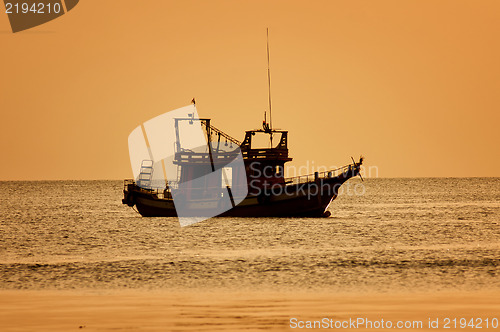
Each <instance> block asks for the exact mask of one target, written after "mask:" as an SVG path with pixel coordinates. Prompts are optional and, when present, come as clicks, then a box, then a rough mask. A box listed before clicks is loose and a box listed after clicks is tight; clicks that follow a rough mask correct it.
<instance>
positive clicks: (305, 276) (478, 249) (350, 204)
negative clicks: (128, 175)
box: [0, 178, 500, 292]
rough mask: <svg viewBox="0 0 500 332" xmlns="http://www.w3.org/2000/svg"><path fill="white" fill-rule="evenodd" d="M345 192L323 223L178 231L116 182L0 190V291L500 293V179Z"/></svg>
mask: <svg viewBox="0 0 500 332" xmlns="http://www.w3.org/2000/svg"><path fill="white" fill-rule="evenodd" d="M348 184H349V185H348V186H346V187H344V192H343V194H342V195H340V196H339V197H338V198H337V200H335V201H334V202H333V203H332V205H331V206H330V211H331V212H332V216H331V217H329V218H318V219H316V218H260V219H259V218H214V219H210V220H207V221H204V222H201V223H199V224H196V225H194V226H189V227H184V228H180V226H179V224H178V222H177V221H176V219H175V218H143V217H141V216H140V215H138V214H137V213H136V212H135V211H134V210H132V209H131V208H129V207H127V206H125V205H122V204H121V198H122V189H123V184H122V182H121V181H47V182H44V181H36V182H0V289H129V288H132V289H172V290H174V289H175V290H182V289H195V290H196V289H200V290H201V289H202V290H210V289H232V290H249V291H252V290H276V291H280V290H283V291H289V290H294V291H298V290H304V291H307V290H320V291H321V290H324V291H342V292H351V291H352V292H358V291H361V292H364V291H372V292H387V291H391V292H394V291H402V292H407V291H423V290H425V291H441V290H445V291H448V290H464V291H469V290H470V291H473V290H493V289H495V290H498V289H500V178H467V179H464V178H460V179H457V178H422V179H420V178H419V179H367V180H365V181H364V182H363V183H361V182H360V180H359V179H351V180H350V181H349V182H348Z"/></svg>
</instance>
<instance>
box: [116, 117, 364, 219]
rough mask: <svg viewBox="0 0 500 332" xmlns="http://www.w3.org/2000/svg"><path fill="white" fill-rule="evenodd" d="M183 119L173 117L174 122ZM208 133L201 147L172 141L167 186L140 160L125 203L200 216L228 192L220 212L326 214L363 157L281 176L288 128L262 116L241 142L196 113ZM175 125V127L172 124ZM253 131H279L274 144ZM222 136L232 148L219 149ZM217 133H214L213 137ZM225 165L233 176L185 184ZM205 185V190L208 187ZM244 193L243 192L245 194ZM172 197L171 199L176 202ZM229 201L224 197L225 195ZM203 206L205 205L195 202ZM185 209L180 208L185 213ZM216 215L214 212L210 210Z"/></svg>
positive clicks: (164, 213)
mask: <svg viewBox="0 0 500 332" xmlns="http://www.w3.org/2000/svg"><path fill="white" fill-rule="evenodd" d="M177 120H178V121H182V120H189V121H192V119H176V123H177ZM199 121H200V124H201V126H202V128H204V130H205V133H206V134H207V138H208V140H207V141H208V142H209V143H208V144H207V146H206V147H205V150H204V151H201V152H200V151H192V150H188V149H182V148H181V144H180V142H176V146H177V150H176V153H175V156H174V160H173V164H175V165H177V167H178V172H177V173H178V178H177V179H176V180H174V181H168V186H167V187H166V188H165V189H163V188H161V189H155V188H154V186H153V185H152V176H151V172H152V169H153V168H152V165H153V162H152V161H149V160H144V161H143V165H142V169H141V174H140V175H139V177H138V179H136V180H125V186H124V191H123V192H124V198H123V200H122V202H123V204H127V205H128V206H131V207H133V206H135V207H136V208H137V211H138V212H139V213H140V214H141V215H142V216H144V217H175V216H177V212H176V205H177V208H179V207H180V205H183V204H184V203H185V204H190V206H183V210H184V211H187V212H188V215H191V216H204V215H207V214H210V213H211V212H210V211H211V209H210V206H213V207H214V208H213V210H214V211H215V210H216V208H220V204H221V203H222V204H223V201H222V200H221V197H224V195H226V196H227V195H228V196H229V198H230V202H231V204H232V206H227V208H228V209H227V211H225V212H223V213H221V214H218V215H219V216H234V217H328V216H329V215H330V212H329V211H328V210H327V209H328V206H329V205H330V203H331V202H332V201H333V200H334V199H335V198H336V197H337V195H338V193H339V188H340V186H341V185H342V184H343V183H344V182H345V181H347V180H348V179H350V178H351V177H353V176H356V175H358V174H359V172H360V167H361V165H362V162H363V158H360V160H359V161H358V162H354V160H353V163H352V164H350V165H346V166H344V167H341V168H337V169H333V170H329V171H325V172H315V173H313V174H309V175H305V176H296V177H291V178H286V177H285V174H284V173H285V163H287V162H289V161H291V160H292V158H290V157H289V154H288V146H287V143H288V132H287V131H284V130H274V129H270V128H269V126H267V123H265V122H264V125H263V129H258V130H249V131H247V132H246V134H245V138H244V140H243V142H239V141H237V140H236V139H234V138H232V137H231V136H229V135H227V134H226V133H224V132H222V131H220V130H219V129H217V128H215V127H213V126H212V125H210V119H199ZM176 130H178V128H176ZM255 135H269V137H270V139H271V142H272V137H275V138H276V136H277V138H278V139H279V140H276V141H277V142H278V143H277V144H275V145H274V146H273V145H271V146H270V147H269V148H261V147H256V148H254V147H253V146H252V140H253V137H254V136H255ZM221 137H222V138H223V139H224V140H225V141H226V142H225V145H226V146H227V145H228V142H229V144H231V145H234V149H233V150H232V149H221V148H220V146H221V145H223V144H224V143H221ZM217 138H218V139H217ZM239 153H241V155H242V158H243V163H240V164H238V165H232V164H231V163H230V161H231V160H233V159H234V158H237V154H239ZM221 168H225V169H226V170H227V169H228V170H229V173H230V174H231V179H230V180H229V181H228V179H224V176H225V173H224V172H222V173H220V178H219V179H216V180H215V181H212V184H211V185H210V188H207V187H206V186H205V187H193V186H189V187H185V188H183V189H182V190H180V189H179V188H180V186H179V184H182V183H188V182H189V181H192V180H194V179H196V178H200V177H201V176H203V175H205V174H207V173H210V172H211V171H213V170H217V169H221ZM207 189H209V190H207ZM242 194H243V195H244V196H243V197H241V196H242ZM238 196H239V197H241V199H240V202H239V204H234V199H233V198H234V197H238ZM174 198H175V204H174ZM225 202H226V204H228V203H227V202H228V200H226V201H225ZM200 206H203V209H198V207H200ZM185 215H186V213H184V216H185ZM213 215H217V213H215V214H213Z"/></svg>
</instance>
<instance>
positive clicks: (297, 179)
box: [285, 164, 353, 184]
mask: <svg viewBox="0 0 500 332" xmlns="http://www.w3.org/2000/svg"><path fill="white" fill-rule="evenodd" d="M352 167H353V165H352V164H351V165H346V166H342V167H339V168H335V169H331V170H328V171H323V172H314V173H312V174H307V175H299V176H294V177H290V178H285V184H301V183H308V182H313V181H316V180H318V179H329V178H333V177H336V176H338V175H340V174H342V173H345V172H349V171H351V170H352Z"/></svg>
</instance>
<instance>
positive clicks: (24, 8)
mask: <svg viewBox="0 0 500 332" xmlns="http://www.w3.org/2000/svg"><path fill="white" fill-rule="evenodd" d="M61 10H62V9H61V4H60V3H57V2H56V3H47V4H45V3H42V2H39V3H36V2H35V3H33V4H31V5H30V4H29V3H26V2H23V3H21V4H19V3H14V4H13V3H10V2H7V3H6V4H5V12H6V13H7V14H27V13H33V14H59V13H60V12H61Z"/></svg>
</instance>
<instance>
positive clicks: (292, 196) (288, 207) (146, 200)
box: [123, 172, 354, 217]
mask: <svg viewBox="0 0 500 332" xmlns="http://www.w3.org/2000/svg"><path fill="white" fill-rule="evenodd" d="M353 175H354V174H353V172H345V173H342V174H340V175H339V176H337V177H333V178H323V179H317V180H316V181H312V182H307V183H301V184H290V185H287V186H283V190H281V192H280V193H278V194H276V193H274V192H269V193H266V192H265V191H262V192H261V193H260V194H259V195H255V194H249V195H248V196H246V197H245V198H244V199H243V200H242V201H241V202H240V203H239V204H238V205H236V206H234V207H233V208H231V209H229V210H227V211H226V212H224V213H222V214H218V215H217V216H219V217H327V216H329V215H330V213H329V212H328V211H327V209H328V206H329V205H330V203H331V202H332V201H333V200H334V199H335V198H336V197H337V195H338V191H339V188H340V186H341V185H342V184H343V183H344V182H345V181H347V180H348V179H349V178H351V177H352V176H353ZM124 194H125V198H124V199H123V203H124V204H128V205H129V206H134V205H135V206H136V207H137V211H138V212H139V213H140V214H141V215H142V216H144V217H176V216H177V213H176V210H175V204H174V200H173V199H172V198H158V197H157V195H156V194H155V193H153V192H148V191H145V190H143V189H140V188H136V187H133V186H132V187H129V188H128V189H126V190H125V191H124ZM183 210H186V209H183ZM188 211H191V210H189V209H188ZM204 213H205V214H210V211H209V210H208V213H207V210H206V209H204ZM215 214H217V213H214V215H215ZM184 216H190V215H184ZM192 216H193V217H196V216H203V215H199V214H197V212H196V210H195V209H193V210H192Z"/></svg>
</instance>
